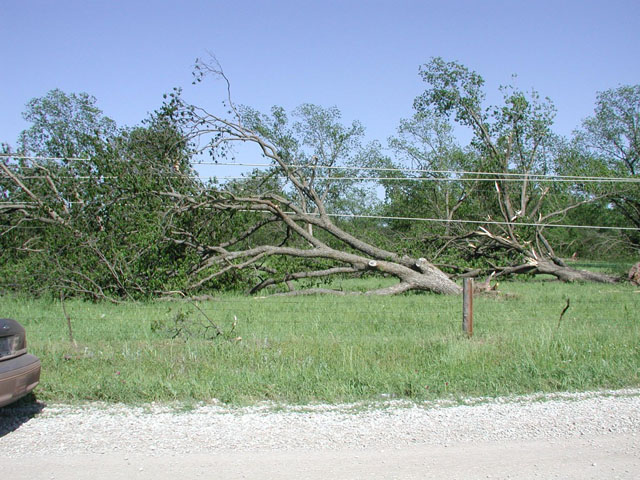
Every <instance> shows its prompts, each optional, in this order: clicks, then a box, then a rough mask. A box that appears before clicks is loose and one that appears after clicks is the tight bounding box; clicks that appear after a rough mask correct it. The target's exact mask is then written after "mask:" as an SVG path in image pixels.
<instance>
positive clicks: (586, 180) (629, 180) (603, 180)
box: [0, 172, 640, 183]
mask: <svg viewBox="0 0 640 480" xmlns="http://www.w3.org/2000/svg"><path fill="white" fill-rule="evenodd" d="M0 173H2V174H3V175H6V174H4V172H0ZM475 173H479V172H475ZM155 175H156V176H158V177H159V176H163V177H165V178H185V177H186V178H189V179H191V180H202V181H209V180H248V179H250V178H251V177H245V176H229V175H224V176H216V175H210V176H206V177H202V176H200V175H176V174H163V173H160V172H156V173H155ZM498 175H500V174H498ZM17 176H18V178H21V179H29V180H44V179H47V178H51V177H50V176H46V175H17ZM54 177H55V178H64V179H75V180H92V179H93V180H95V179H97V180H113V179H117V178H118V177H117V176H102V175H95V176H91V175H77V176H76V175H56V176H54ZM271 178H278V179H284V180H286V179H288V177H287V176H286V175H274V176H272V177H271ZM315 180H325V181H360V182H373V181H392V182H523V181H525V180H526V181H529V182H532V183H640V178H625V177H600V178H598V177H568V176H559V177H544V176H540V177H524V176H523V177H522V178H513V177H511V178H499V177H495V178H492V177H471V178H463V177H458V178H453V177H448V178H447V177H315Z"/></svg>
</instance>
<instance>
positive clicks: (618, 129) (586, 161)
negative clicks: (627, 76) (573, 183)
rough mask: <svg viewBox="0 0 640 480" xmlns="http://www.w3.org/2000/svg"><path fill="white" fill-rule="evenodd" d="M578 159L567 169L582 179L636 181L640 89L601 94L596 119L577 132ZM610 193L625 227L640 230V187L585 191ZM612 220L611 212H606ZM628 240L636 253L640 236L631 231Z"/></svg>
mask: <svg viewBox="0 0 640 480" xmlns="http://www.w3.org/2000/svg"><path fill="white" fill-rule="evenodd" d="M574 140H575V141H574V149H575V152H576V153H575V157H574V161H573V162H568V164H567V166H566V169H567V171H570V172H572V173H576V172H577V173H578V174H582V175H596V176H605V177H622V178H624V177H627V178H630V179H631V178H634V177H638V175H639V174H640V85H625V86H620V87H617V88H614V89H610V90H606V91H604V92H599V93H598V94H597V96H596V105H595V110H594V115H593V116H591V117H588V118H587V119H585V120H584V122H583V123H582V128H580V129H579V130H578V131H576V132H575V139H574ZM602 189H606V190H607V191H608V192H609V194H610V195H609V203H610V205H612V206H613V207H614V210H615V212H614V213H615V216H619V217H620V218H621V219H623V223H622V224H621V225H622V226H632V227H635V228H638V229H640V183H637V182H636V183H614V182H609V183H607V184H604V185H593V184H591V185H584V186H583V191H584V192H585V193H588V194H591V195H593V194H597V193H598V192H599V191H601V190H602ZM603 211H608V212H609V213H608V215H609V216H611V214H612V212H611V209H606V210H603ZM625 236H626V237H627V239H628V240H629V242H630V243H631V245H633V248H635V249H636V250H637V249H638V248H640V232H638V231H635V232H634V231H630V232H629V231H627V232H626V233H625Z"/></svg>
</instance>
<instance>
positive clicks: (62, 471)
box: [0, 389, 640, 480]
mask: <svg viewBox="0 0 640 480" xmlns="http://www.w3.org/2000/svg"><path fill="white" fill-rule="evenodd" d="M30 408H31V410H30ZM33 413H34V410H33V408H32V407H23V408H5V409H0V458H1V459H2V465H3V472H4V473H6V474H7V478H12V479H20V478H87V472H88V471H91V472H92V475H91V476H92V477H93V478H94V479H95V480H97V479H99V478H103V477H102V476H101V474H102V473H101V472H103V473H105V476H104V478H110V479H113V478H170V477H171V478H173V477H175V476H176V475H179V476H180V477H185V478H192V477H193V478H195V477H198V476H199V475H202V476H203V478H207V477H208V478H213V476H211V475H210V474H211V473H212V472H217V474H216V475H215V478H509V477H511V478H640V389H628V390H617V391H603V392H588V393H579V394H555V395H534V396H526V397H510V398H498V399H491V400H483V399H470V400H468V401H466V402H464V404H458V403H455V404H454V403H450V402H438V403H424V404H416V403H408V402H399V401H390V402H384V403H380V404H376V405H367V406H364V405H338V406H329V405H317V406H309V407H295V406H287V407H276V406H273V405H261V406H257V407H250V408H229V407H226V406H223V405H202V406H198V407H197V408H193V409H190V410H186V411H180V410H178V409H177V408H176V407H168V406H163V405H147V406H143V407H130V406H125V405H102V404H95V403H92V404H86V405H81V406H72V405H47V406H45V407H44V408H43V409H42V411H41V412H39V413H37V414H35V415H33ZM87 469H88V470H87ZM80 473H82V475H80ZM107 473H108V476H107V475H106V474H107ZM76 474H77V475H76ZM118 475H121V476H118Z"/></svg>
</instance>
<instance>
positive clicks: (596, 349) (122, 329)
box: [1, 279, 640, 404]
mask: <svg viewBox="0 0 640 480" xmlns="http://www.w3.org/2000/svg"><path fill="white" fill-rule="evenodd" d="M378 281H380V280H376V279H370V280H367V282H378ZM369 286H370V285H369ZM500 290H501V291H503V292H505V293H507V294H510V295H512V296H510V297H508V298H481V297H478V298H476V299H475V301H474V307H475V309H474V336H473V338H471V339H467V338H466V337H465V336H464V335H463V334H462V332H461V304H462V300H461V298H459V297H445V296H438V295H430V294H422V295H416V294H410V295H406V296H398V297H361V296H347V297H300V298H246V297H240V296H233V295H225V296H221V297H219V298H217V299H215V300H213V301H209V302H202V303H199V304H198V305H199V307H200V308H202V309H203V310H204V311H205V312H206V314H207V316H209V317H210V319H211V320H212V321H213V322H215V323H216V324H218V325H219V326H220V327H221V328H222V329H223V330H224V331H225V332H227V333H229V332H230V330H231V325H232V322H233V321H234V316H236V317H237V319H238V324H237V326H236V328H235V330H234V331H233V332H232V333H230V334H229V335H227V337H228V338H229V339H222V338H217V339H215V340H206V339H203V338H198V337H197V336H196V337H190V338H183V337H178V338H175V339H172V338H169V337H170V334H171V332H170V330H168V329H167V328H166V327H171V326H173V325H174V321H175V319H176V318H178V319H182V320H183V321H186V322H189V320H190V319H191V320H194V321H206V320H204V317H203V316H202V315H201V314H200V313H199V312H198V310H197V309H196V308H195V307H193V306H192V305H190V304H189V303H182V302H175V303H163V302H155V303H148V304H134V303H129V304H124V305H111V304H91V303H84V302H80V301H67V303H66V309H67V311H68V313H69V315H70V316H71V319H72V321H73V332H74V335H75V338H76V340H77V342H78V344H79V347H78V348H75V347H73V346H72V345H71V343H70V342H69V339H68V335H67V326H66V320H65V318H64V316H63V313H62V309H61V305H60V303H59V302H55V301H46V300H26V299H24V298H15V297H3V298H2V299H1V302H2V315H3V316H9V317H13V318H16V319H18V320H19V321H21V322H22V323H23V324H24V325H25V327H26V328H27V331H28V341H29V350H30V351H31V352H32V353H34V354H36V355H38V356H39V357H40V358H41V360H42V366H43V371H42V379H41V384H40V386H39V387H38V388H37V390H36V393H37V397H38V398H39V399H41V400H45V401H57V402H69V401H80V400H104V401H109V402H129V403H143V402H150V401H162V402H166V401H180V402H187V403H189V402H196V401H209V400H212V399H218V400H221V401H223V402H229V403H233V404H250V403H254V402H258V401H262V400H273V401H276V402H289V403H309V402H351V401H361V400H363V401H371V400H378V399H382V398H411V399H416V400H421V399H433V398H439V397H443V396H453V397H458V396H460V397H463V396H497V395H507V394H524V393H530V392H551V391H566V390H569V391H575V390H591V389H602V388H621V387H636V386H639V385H640V376H639V375H640V374H639V370H640V293H637V290H638V289H637V288H635V289H634V287H632V286H630V285H627V284H621V285H596V284H573V285H567V284H561V283H558V282H555V281H541V280H532V281H530V282H517V281H516V282H509V283H502V284H501V285H500ZM567 298H569V299H570V303H571V306H570V308H569V310H568V311H567V312H566V314H565V315H564V317H563V318H562V320H561V321H560V322H559V317H560V313H561V311H562V309H563V308H564V306H565V305H566V299H567ZM238 336H240V337H242V339H241V340H237V339H236V337H238ZM232 339H236V340H232Z"/></svg>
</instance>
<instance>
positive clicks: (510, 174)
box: [0, 153, 640, 183]
mask: <svg viewBox="0 0 640 480" xmlns="http://www.w3.org/2000/svg"><path fill="white" fill-rule="evenodd" d="M0 157H12V158H21V159H28V160H67V161H89V160H90V159H89V158H79V157H40V156H24V155H13V154H6V153H2V154H0ZM121 161H123V162H126V161H127V160H126V159H122V160H121ZM199 165H209V166H235V167H278V165H275V164H269V163H231V162H215V161H213V162H209V161H195V162H193V163H192V166H194V167H195V166H199ZM286 166H287V167H289V168H304V169H311V170H322V169H327V170H361V171H375V172H413V173H423V174H431V175H458V176H461V175H476V176H478V178H471V179H463V178H442V177H435V178H424V177H417V178H416V177H406V178H396V177H322V179H325V180H366V181H371V180H408V181H413V180H416V181H428V180H434V181H483V180H482V179H481V178H479V177H482V176H484V175H493V176H494V177H497V178H489V179H486V181H496V180H500V181H505V180H507V179H505V178H502V177H511V178H516V179H518V180H525V179H526V180H530V181H534V180H535V181H542V179H545V180H548V181H567V180H569V181H570V180H573V181H576V182H577V183H580V182H593V181H603V182H621V183H640V178H632V177H598V176H584V175H554V174H532V173H514V172H481V171H472V170H429V169H420V168H391V167H351V166H337V165H327V166H322V165H319V166H318V165H304V164H288V165H286ZM285 177H286V176H285ZM190 178H194V179H195V178H205V179H211V178H216V177H213V176H209V177H200V176H190ZM217 178H225V179H229V180H234V179H238V180H239V179H244V178H246V177H217ZM317 178H321V177H317ZM564 179H567V180H564Z"/></svg>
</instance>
